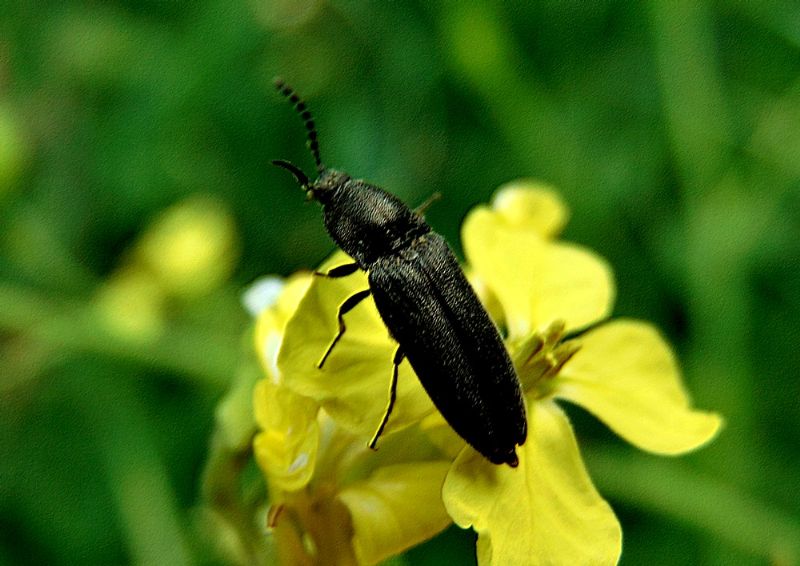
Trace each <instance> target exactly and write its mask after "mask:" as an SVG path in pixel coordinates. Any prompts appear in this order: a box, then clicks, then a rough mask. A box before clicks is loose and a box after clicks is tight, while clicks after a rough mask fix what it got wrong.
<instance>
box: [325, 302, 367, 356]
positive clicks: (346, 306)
mask: <svg viewBox="0 0 800 566" xmlns="http://www.w3.org/2000/svg"><path fill="white" fill-rule="evenodd" d="M371 292H372V291H370V290H369V289H364V290H363V291H359V292H358V293H356V294H355V295H350V296H349V297H347V300H346V301H345V302H343V303H342V305H341V306H340V307H339V313H338V314H337V315H336V318H337V319H338V320H339V332H337V333H336V336H334V337H333V340H332V341H331V343H330V346H328V349H327V350H325V354H324V355H323V356H322V359H321V360H320V361H319V363H318V364H317V367H318V368H319V369H322V366H323V365H324V364H325V360H327V359H328V356H330V354H331V351H332V350H333V347H334V346H336V343H337V342H338V341H339V340H340V339H341V337H342V335H343V334H344V331H345V330H347V327H346V326H345V324H344V315H346V314H347V313H348V312H350V311H351V310H353V308H355V306H356V305H357V304H358V303H360V302H361V301H363V300H364V299H366V298H367V297H369V295H370V293H371Z"/></svg>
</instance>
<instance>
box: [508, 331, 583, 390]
mask: <svg viewBox="0 0 800 566" xmlns="http://www.w3.org/2000/svg"><path fill="white" fill-rule="evenodd" d="M564 328H565V323H564V321H563V320H555V321H553V322H552V323H551V324H550V326H548V327H547V328H546V329H545V330H544V331H542V332H534V333H533V334H531V335H530V336H529V337H528V338H526V339H524V340H523V341H522V342H520V343H518V344H516V345H512V347H511V348H510V350H511V352H512V360H513V361H514V367H515V368H516V370H517V375H519V379H520V381H521V382H522V389H523V390H524V391H525V392H532V393H533V397H534V398H535V399H541V398H543V397H547V396H548V395H550V394H551V393H552V391H553V378H554V377H556V376H557V375H558V372H559V371H560V370H561V368H562V367H564V364H565V363H567V362H568V361H569V359H570V358H571V357H572V356H574V355H575V353H576V352H577V351H578V350H580V348H581V344H580V342H579V341H578V340H568V341H566V342H562V341H561V340H562V339H563V338H564Z"/></svg>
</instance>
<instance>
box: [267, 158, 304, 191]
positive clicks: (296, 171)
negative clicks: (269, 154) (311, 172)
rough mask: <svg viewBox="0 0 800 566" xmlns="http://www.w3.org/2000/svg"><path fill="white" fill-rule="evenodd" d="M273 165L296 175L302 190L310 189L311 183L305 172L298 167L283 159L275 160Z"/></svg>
mask: <svg viewBox="0 0 800 566" xmlns="http://www.w3.org/2000/svg"><path fill="white" fill-rule="evenodd" d="M272 164H273V165H275V166H277V167H280V168H281V169H286V170H287V171H288V172H289V173H291V174H292V175H294V178H295V179H297V182H298V184H299V185H300V187H301V188H302V189H304V190H305V189H308V186H309V185H310V184H311V181H310V180H309V179H308V176H307V175H306V174H305V173H303V170H302V169H300V168H299V167H298V166H297V165H295V164H294V163H289V162H288V161H284V160H283V159H275V160H273V161H272Z"/></svg>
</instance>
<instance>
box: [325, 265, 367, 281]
mask: <svg viewBox="0 0 800 566" xmlns="http://www.w3.org/2000/svg"><path fill="white" fill-rule="evenodd" d="M359 269H360V268H359V267H358V264H357V263H345V264H344V265H337V266H336V267H334V268H333V269H331V270H330V271H328V272H327V273H326V272H324V271H315V272H314V275H316V276H317V277H327V278H329V279H338V278H340V277H347V276H348V275H352V274H353V273H355V272H356V271H358V270H359Z"/></svg>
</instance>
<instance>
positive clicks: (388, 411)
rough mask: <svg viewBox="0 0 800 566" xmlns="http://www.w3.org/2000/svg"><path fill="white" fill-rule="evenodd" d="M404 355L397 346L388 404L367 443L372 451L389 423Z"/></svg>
mask: <svg viewBox="0 0 800 566" xmlns="http://www.w3.org/2000/svg"><path fill="white" fill-rule="evenodd" d="M405 357H406V355H405V354H404V353H403V350H402V349H401V346H399V345H398V346H397V350H395V351H394V367H393V368H392V383H391V385H390V386H389V403H388V404H387V405H386V412H385V413H384V414H383V420H381V424H380V426H379V427H378V430H377V431H375V434H374V435H373V436H372V440H370V441H369V447H370V448H371V449H372V450H377V448H376V447H375V445H376V444H377V443H378V438H379V437H380V435H381V434H383V429H384V428H386V423H388V422H389V415H391V414H392V409H394V402H395V400H396V399H397V373H398V371H399V368H400V363H401V362H402V361H403V358H405Z"/></svg>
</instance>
